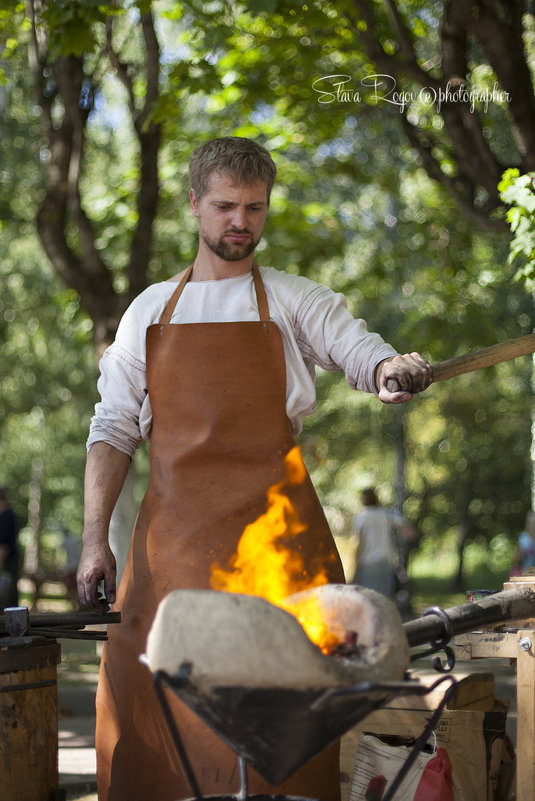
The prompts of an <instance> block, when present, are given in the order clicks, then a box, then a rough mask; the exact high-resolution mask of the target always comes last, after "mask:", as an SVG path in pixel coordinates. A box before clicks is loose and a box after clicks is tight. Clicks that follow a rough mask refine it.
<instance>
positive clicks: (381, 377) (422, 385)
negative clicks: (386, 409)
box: [375, 353, 433, 403]
mask: <svg viewBox="0 0 535 801" xmlns="http://www.w3.org/2000/svg"><path fill="white" fill-rule="evenodd" d="M391 378H392V379H395V381H396V382H397V384H398V386H399V389H398V390H396V391H395V392H392V391H391V390H389V389H387V382H388V381H389V380H390V379H391ZM432 380H433V369H432V367H431V365H430V364H429V362H428V361H427V359H424V357H423V356H421V355H420V354H419V353H405V354H404V355H403V356H402V355H400V354H398V355H397V356H394V357H393V358H391V359H385V360H384V361H382V362H379V364H378V365H377V367H376V370H375V383H376V386H377V389H378V391H379V393H378V394H379V399H380V400H382V401H383V403H406V402H407V401H410V400H411V399H412V398H413V397H414V396H415V395H417V394H418V393H419V392H423V390H424V389H427V387H428V386H429V384H430V383H431V381H432Z"/></svg>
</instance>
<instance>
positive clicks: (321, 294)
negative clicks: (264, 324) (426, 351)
mask: <svg viewBox="0 0 535 801" xmlns="http://www.w3.org/2000/svg"><path fill="white" fill-rule="evenodd" d="M296 332H297V340H298V343H299V349H300V350H301V352H302V354H303V356H304V357H305V358H306V359H310V360H312V361H313V362H314V363H315V364H317V365H318V366H319V367H322V368H323V369H324V370H343V371H344V373H345V376H346V381H347V383H348V384H349V386H350V387H352V388H353V389H360V390H363V391H364V392H371V393H374V394H377V388H376V386H375V381H374V373H375V368H376V367H377V365H378V364H379V362H381V361H383V359H387V358H389V357H392V356H395V355H396V353H397V351H396V350H395V349H394V348H393V347H392V346H391V345H389V344H387V343H386V342H385V341H384V339H383V338H382V337H381V336H380V334H376V333H372V332H370V331H368V326H367V324H366V322H365V321H364V320H362V319H358V318H357V319H356V318H354V317H352V315H351V313H350V312H349V310H348V308H347V302H346V299H345V297H344V295H341V294H339V293H335V292H333V291H332V290H330V289H329V288H327V287H324V286H321V285H318V284H317V285H315V287H314V288H313V289H312V291H311V292H310V293H308V294H307V296H306V298H304V299H303V301H302V303H301V305H300V309H299V311H298V318H297V320H296Z"/></svg>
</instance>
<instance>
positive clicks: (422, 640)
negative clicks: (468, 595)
mask: <svg viewBox="0 0 535 801" xmlns="http://www.w3.org/2000/svg"><path fill="white" fill-rule="evenodd" d="M444 611H445V612H446V614H447V616H448V618H449V620H450V625H451V633H452V634H453V635H455V634H463V633H464V632H467V631H474V630H475V629H478V628H484V627H485V626H488V625H491V624H492V623H504V622H506V621H508V620H516V619H523V618H535V592H534V591H533V590H532V589H530V588H529V587H518V588H516V587H515V588H514V589H512V590H503V591H502V592H497V593H495V594H494V595H489V596H487V597H486V598H483V599H482V600H481V601H475V602H473V603H466V604H461V605H460V606H452V607H450V608H449V609H446V610H444ZM403 628H404V629H405V634H406V635H407V640H408V641H409V645H410V646H411V647H413V646H416V645H425V644H427V643H429V642H431V641H435V642H436V641H439V640H442V639H443V638H444V637H445V635H446V634H447V631H446V629H447V626H446V624H445V622H444V620H443V619H442V618H441V617H440V616H439V615H438V614H430V615H426V616H425V617H419V618H416V620H409V621H407V622H406V623H404V624H403Z"/></svg>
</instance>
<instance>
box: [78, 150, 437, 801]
mask: <svg viewBox="0 0 535 801" xmlns="http://www.w3.org/2000/svg"><path fill="white" fill-rule="evenodd" d="M275 172H276V170H275V165H274V163H273V161H272V160H271V157H270V156H269V153H268V152H267V151H266V150H265V149H264V148H262V147H261V146H259V145H258V144H256V143H255V142H253V141H251V140H248V139H242V138H238V137H226V138H222V139H216V140H213V141H211V142H208V143H207V144H205V145H203V146H202V147H200V148H198V149H197V150H196V151H195V152H194V154H193V156H192V158H191V162H190V179H191V192H190V203H191V210H192V212H193V214H194V216H195V217H197V218H198V222H199V248H198V253H197V256H196V258H195V261H194V263H193V265H192V266H191V267H190V268H188V269H187V270H184V271H183V272H181V273H179V274H178V275H177V276H175V277H174V278H172V279H170V280H169V281H165V282H163V283H159V284H155V285H153V286H151V287H149V288H148V289H147V290H145V291H144V292H143V293H142V294H141V295H140V296H139V297H138V298H137V299H136V300H135V301H134V302H133V303H132V305H131V306H130V308H129V309H128V310H127V312H126V314H125V315H124V317H123V319H122V321H121V324H120V326H119V329H118V331H117V338H116V340H115V342H114V344H113V345H112V346H111V347H110V348H109V349H108V350H107V351H106V353H105V355H104V356H103V358H102V361H101V365H100V368H101V377H100V380H99V391H100V394H101V398H102V401H101V402H100V403H99V404H97V407H96V414H95V417H94V418H93V421H92V425H91V431H90V435H89V440H88V448H89V451H88V457H87V468H86V480H85V527H84V534H83V543H84V549H83V553H82V557H81V561H80V566H79V569H78V589H79V594H80V600H81V602H82V603H83V604H86V605H89V606H91V607H95V608H98V602H97V584H98V582H99V581H100V580H101V579H103V580H104V588H105V595H106V598H107V600H108V602H109V603H116V608H118V609H119V610H120V611H121V614H122V620H123V622H122V623H121V624H120V625H118V626H114V627H110V628H111V629H112V630H111V631H110V634H109V642H108V643H107V644H106V646H105V650H104V654H103V659H102V666H101V675H100V684H99V690H98V696H97V732H96V746H97V773H98V787H99V799H100V801H126V799H128V801H147V799H149V798H151V799H157V800H158V801H177V800H178V799H180V798H184V797H188V796H190V795H191V791H190V789H189V787H188V785H187V783H186V781H185V779H184V776H183V773H182V770H181V766H180V764H179V763H178V761H177V759H176V757H175V754H174V753H173V749H172V745H171V743H170V741H169V739H168V736H167V733H166V727H165V725H164V723H163V721H162V720H161V718H160V715H159V711H158V708H157V706H156V703H155V698H154V695H153V690H152V686H151V682H150V675H149V672H148V670H147V668H146V667H144V666H143V665H140V664H139V662H138V657H139V655H140V654H141V653H143V652H144V650H145V645H146V637H147V632H148V629H149V627H150V624H151V622H152V619H153V616H154V614H155V611H156V608H157V605H158V603H159V602H160V601H161V599H162V598H163V597H164V596H165V595H167V594H168V593H169V592H171V591H172V590H174V589H177V588H182V587H187V588H195V587H197V588H203V589H207V588H209V587H210V570H211V566H212V565H213V564H214V563H215V562H217V563H219V564H220V565H225V564H227V563H228V560H229V558H230V557H231V556H232V554H233V553H234V551H235V550H236V545H237V543H238V540H239V538H240V535H241V533H242V532H243V529H244V528H245V526H246V525H247V524H248V523H250V522H252V521H254V520H255V519H256V518H257V517H258V516H259V515H261V514H262V513H263V512H264V511H265V508H266V490H267V489H268V487H270V486H271V485H273V484H274V483H275V482H276V481H280V480H281V479H283V478H284V471H285V467H284V463H283V460H284V457H285V456H286V454H287V453H288V452H289V451H290V450H291V449H292V448H293V447H294V444H295V443H294V436H295V435H296V434H298V433H299V431H300V430H301V425H302V421H303V418H304V417H305V416H306V415H308V414H310V413H311V412H312V411H313V409H314V403H315V392H314V365H320V366H321V367H323V368H325V369H327V370H343V371H344V372H345V375H346V379H347V382H348V383H349V385H350V386H351V387H352V388H353V389H359V390H363V391H365V392H371V393H375V394H378V396H379V398H380V399H381V400H382V401H384V402H385V403H403V402H405V401H408V400H410V399H411V398H412V397H413V394H412V393H413V392H420V391H421V390H423V389H425V388H426V387H427V386H428V385H429V383H430V367H429V364H428V362H427V361H426V360H425V359H424V358H422V357H421V356H420V355H419V354H418V353H412V354H410V355H404V356H402V355H398V354H397V353H396V351H395V350H394V349H393V348H392V347H391V346H390V345H387V344H386V343H385V342H384V341H383V339H382V338H381V337H380V336H379V335H378V334H374V333H370V332H368V330H367V327H366V324H365V323H364V321H363V320H359V319H354V318H353V317H352V316H351V315H350V313H349V311H348V310H347V306H346V302H345V299H344V297H343V296H342V295H339V294H335V293H334V292H332V291H331V290H330V289H328V288H327V287H324V286H321V285H319V284H316V283H314V282H313V281H310V280H308V279H306V278H303V277H299V276H296V275H290V274H288V273H285V272H282V271H279V270H277V269H274V268H273V267H257V266H256V265H255V262H254V252H255V248H256V246H257V244H258V242H259V240H260V237H261V235H262V231H263V229H264V224H265V222H266V216H267V213H268V207H269V198H270V192H271V189H272V186H273V183H274V180H275ZM281 261H283V259H282V258H281ZM282 266H283V265H282ZM391 377H394V378H396V379H397V380H398V382H399V385H400V386H401V387H402V389H401V390H400V391H398V392H394V393H392V392H390V391H389V390H388V389H387V386H386V382H387V380H388V379H389V378H391ZM149 438H150V440H151V475H150V484H149V488H148V491H147V494H146V496H145V498H144V500H143V503H142V505H141V508H140V511H139V514H138V519H137V522H136V526H135V530H134V534H133V539H132V543H131V547H130V552H129V556H128V559H127V563H126V567H125V570H124V574H123V577H122V580H121V584H120V587H119V591H118V593H117V597H116V587H115V559H114V556H113V554H112V552H111V550H110V547H109V545H108V526H109V522H110V516H111V513H112V510H113V508H114V505H115V502H116V500H117V497H118V495H119V493H120V490H121V487H122V485H123V482H124V480H125V477H126V473H127V471H128V467H129V464H130V460H131V458H132V456H133V454H134V452H135V450H136V448H137V446H138V444H139V443H140V441H141V440H142V439H149ZM292 501H293V503H294V505H295V506H296V508H297V512H298V514H299V517H300V519H301V520H302V521H303V522H304V523H305V524H306V526H307V530H306V532H305V533H304V534H303V535H302V536H301V539H300V541H299V549H300V555H301V556H302V557H303V560H304V562H305V567H306V568H307V569H308V568H309V567H311V566H312V565H314V566H315V567H317V564H318V563H321V564H322V565H323V567H324V569H325V571H326V573H327V576H328V578H329V581H331V582H342V581H343V580H344V579H343V572H342V566H341V563H340V560H339V557H338V555H337V552H336V549H335V546H334V542H333V539H332V536H331V533H330V531H329V528H328V526H327V524H326V521H325V518H324V515H323V512H322V509H321V506H320V504H319V501H318V499H317V496H316V495H315V493H314V490H313V488H312V485H311V483H310V480H309V479H308V478H307V480H306V481H305V483H304V484H303V485H302V486H300V487H299V488H298V490H296V491H295V496H292ZM252 642H253V641H252ZM252 647H254V645H252ZM174 702H175V714H176V716H177V717H178V720H179V725H180V729H181V732H182V736H183V738H184V741H185V743H186V747H187V750H188V753H189V754H190V756H191V757H192V759H193V763H194V768H195V770H196V773H197V778H198V780H199V783H200V786H201V790H202V792H203V794H210V793H217V794H222V793H233V792H235V791H237V789H238V785H239V781H238V776H237V772H236V759H235V756H234V755H233V754H232V753H231V752H230V750H229V749H228V748H227V747H226V746H225V745H224V744H223V743H221V742H220V741H219V740H218V738H216V736H215V735H213V734H212V733H211V732H210V731H208V730H207V729H206V727H204V726H203V725H202V724H201V723H199V722H198V721H197V719H196V718H195V717H194V716H193V715H192V714H191V713H189V712H188V711H187V710H185V709H184V708H183V707H182V706H181V705H180V703H179V702H178V701H176V699H174ZM339 790H340V786H339V770H338V753H337V749H336V748H334V749H332V748H331V749H329V750H328V751H327V752H325V753H324V754H321V755H320V756H319V757H317V758H316V759H315V760H313V762H312V763H310V764H309V765H307V766H305V767H304V768H302V769H301V770H300V771H298V772H297V773H296V774H295V775H294V776H293V777H292V778H291V779H289V780H288V781H287V782H285V783H284V784H283V785H281V786H280V787H277V788H276V789H275V788H273V787H270V786H268V785H267V784H266V782H264V781H263V780H262V779H261V778H260V777H258V776H256V775H255V774H253V775H252V776H251V777H250V791H251V793H274V792H277V793H284V794H292V795H298V796H308V797H312V798H320V799H324V801H337V799H338V797H339Z"/></svg>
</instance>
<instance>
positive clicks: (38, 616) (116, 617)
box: [0, 612, 121, 629]
mask: <svg viewBox="0 0 535 801" xmlns="http://www.w3.org/2000/svg"><path fill="white" fill-rule="evenodd" d="M4 620H5V615H0V629H1V628H5V622H4ZM120 622H121V613H120V612H106V613H105V614H102V615H101V614H99V613H98V612H30V615H29V624H30V626H31V627H32V628H34V627H36V626H44V627H45V628H50V627H51V626H61V627H62V628H69V627H70V628H77V627H80V628H83V627H84V626H92V625H98V624H99V623H101V624H103V625H107V624H108V623H120Z"/></svg>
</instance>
